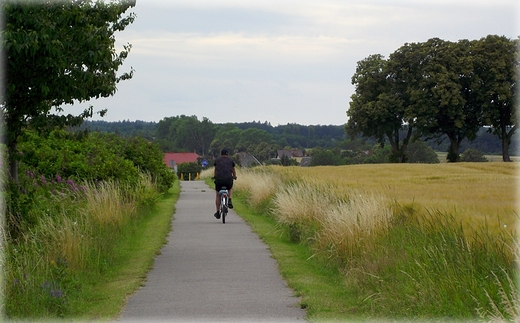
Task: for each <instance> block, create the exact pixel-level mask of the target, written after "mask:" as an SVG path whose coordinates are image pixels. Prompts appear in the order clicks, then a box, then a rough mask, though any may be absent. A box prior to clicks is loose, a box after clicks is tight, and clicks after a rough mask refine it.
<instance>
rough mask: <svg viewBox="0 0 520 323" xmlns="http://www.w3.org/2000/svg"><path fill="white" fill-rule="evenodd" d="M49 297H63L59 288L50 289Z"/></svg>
mask: <svg viewBox="0 0 520 323" xmlns="http://www.w3.org/2000/svg"><path fill="white" fill-rule="evenodd" d="M51 296H52V297H55V298H61V297H62V296H63V292H62V290H61V289H59V288H53V289H51Z"/></svg>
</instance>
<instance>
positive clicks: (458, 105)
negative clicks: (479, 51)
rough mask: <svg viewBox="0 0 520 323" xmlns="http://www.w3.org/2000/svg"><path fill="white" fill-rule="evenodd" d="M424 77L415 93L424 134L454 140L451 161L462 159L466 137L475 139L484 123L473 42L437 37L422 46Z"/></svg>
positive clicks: (422, 76) (452, 141)
mask: <svg viewBox="0 0 520 323" xmlns="http://www.w3.org/2000/svg"><path fill="white" fill-rule="evenodd" d="M419 50H420V55H421V65H420V68H419V70H418V75H419V76H420V78H419V79H418V80H417V83H416V88H415V91H414V94H413V97H412V100H413V102H414V104H415V105H416V107H418V108H416V111H415V112H416V114H417V121H416V125H417V127H418V129H419V131H420V132H421V134H422V135H424V136H428V137H430V138H441V137H442V136H443V135H446V136H447V138H448V139H449V141H450V146H449V149H448V156H447V159H448V161H451V162H455V161H458V160H459V148H460V144H461V142H462V140H464V139H465V138H468V139H469V140H474V139H475V138H476V134H477V132H478V130H479V129H480V126H481V125H482V117H481V116H482V114H481V108H480V106H479V105H478V104H476V100H475V92H474V86H475V83H476V82H477V80H476V78H475V76H474V73H473V65H472V59H473V58H472V55H471V51H472V44H471V43H470V42H468V41H467V40H462V41H459V42H458V43H452V42H448V41H444V40H441V39H438V38H433V39H430V40H428V41H427V42H425V43H422V44H421V45H420V47H419Z"/></svg>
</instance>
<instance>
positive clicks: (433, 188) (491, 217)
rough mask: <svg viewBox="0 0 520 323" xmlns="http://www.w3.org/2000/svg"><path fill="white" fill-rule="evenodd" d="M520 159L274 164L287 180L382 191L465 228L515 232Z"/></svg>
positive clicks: (385, 194) (391, 198) (400, 202)
mask: <svg viewBox="0 0 520 323" xmlns="http://www.w3.org/2000/svg"><path fill="white" fill-rule="evenodd" d="M519 169H520V167H519V165H518V164H517V163H503V162H496V163H495V162H493V163H491V162H488V163H443V164H365V165H349V166H320V167H310V168H301V167H272V168H271V171H272V172H274V173H276V174H278V175H279V176H280V177H282V178H286V179H288V178H294V179H298V180H299V181H303V182H308V183H312V182H314V181H319V182H322V183H327V184H328V185H330V186H335V187H341V188H342V189H352V190H356V191H359V192H364V193H366V194H369V193H370V194H381V195H383V196H385V197H386V198H388V199H389V200H390V201H394V202H396V203H398V204H400V205H413V207H414V209H416V210H418V211H420V212H428V211H432V210H436V211H441V212H446V213H449V214H452V215H454V216H455V217H456V218H457V219H460V221H461V222H462V223H463V224H464V226H465V227H467V228H468V229H469V228H474V227H476V226H481V225H486V226H487V227H488V228H489V229H490V230H492V231H496V230H500V231H502V230H504V229H505V230H506V231H508V232H510V233H511V232H513V231H514V230H515V228H516V224H517V221H518V211H517V210H518V206H519V205H518V192H517V184H519V179H520V176H519V173H518V170H519Z"/></svg>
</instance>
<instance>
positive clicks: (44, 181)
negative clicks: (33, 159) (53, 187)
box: [41, 175, 47, 185]
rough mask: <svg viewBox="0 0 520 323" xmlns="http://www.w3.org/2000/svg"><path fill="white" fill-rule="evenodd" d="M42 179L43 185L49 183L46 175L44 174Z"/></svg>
mask: <svg viewBox="0 0 520 323" xmlns="http://www.w3.org/2000/svg"><path fill="white" fill-rule="evenodd" d="M41 181H42V184H43V185H47V180H46V179H45V176H43V175H42V178H41Z"/></svg>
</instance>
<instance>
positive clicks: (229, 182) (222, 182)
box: [215, 178, 233, 192]
mask: <svg viewBox="0 0 520 323" xmlns="http://www.w3.org/2000/svg"><path fill="white" fill-rule="evenodd" d="M222 186H225V187H226V188H227V189H228V190H230V189H232V188H233V179H232V178H227V179H216V180H215V190H216V191H217V192H218V191H220V190H221V189H222Z"/></svg>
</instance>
